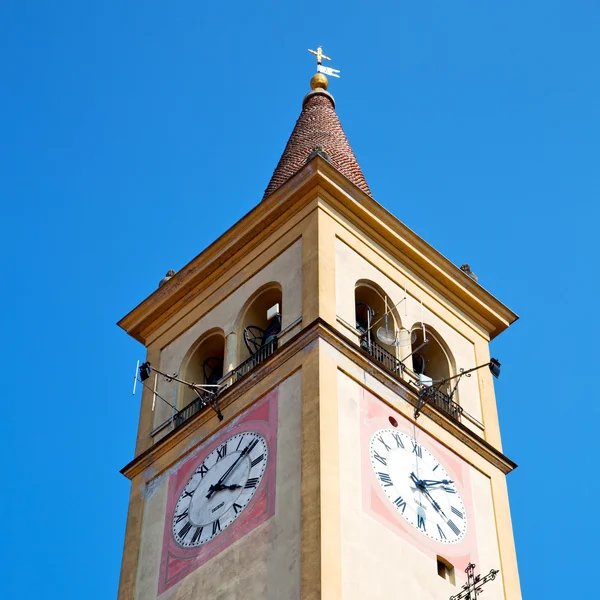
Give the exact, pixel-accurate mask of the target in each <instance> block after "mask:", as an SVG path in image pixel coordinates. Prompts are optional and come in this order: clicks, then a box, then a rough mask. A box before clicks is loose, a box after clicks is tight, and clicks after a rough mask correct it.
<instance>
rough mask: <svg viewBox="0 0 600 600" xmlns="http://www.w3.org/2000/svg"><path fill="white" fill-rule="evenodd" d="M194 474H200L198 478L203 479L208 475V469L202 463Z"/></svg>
mask: <svg viewBox="0 0 600 600" xmlns="http://www.w3.org/2000/svg"><path fill="white" fill-rule="evenodd" d="M196 473H200V477H201V478H202V479H204V476H205V475H206V474H207V473H208V469H207V467H206V465H205V464H204V463H202V464H201V465H200V466H199V467H198V468H197V469H196Z"/></svg>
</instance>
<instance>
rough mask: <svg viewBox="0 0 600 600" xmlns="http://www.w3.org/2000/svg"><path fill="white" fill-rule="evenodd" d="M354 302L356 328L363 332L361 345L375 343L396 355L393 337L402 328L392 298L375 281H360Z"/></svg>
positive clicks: (355, 290)
mask: <svg viewBox="0 0 600 600" xmlns="http://www.w3.org/2000/svg"><path fill="white" fill-rule="evenodd" d="M354 303H355V315H356V329H357V330H358V331H359V333H360V334H361V346H362V347H364V348H365V349H367V348H366V346H367V345H368V344H369V343H375V344H376V345H377V346H380V347H381V348H383V349H384V350H386V351H387V352H389V353H390V354H391V355H392V356H394V357H396V354H397V351H396V344H395V343H394V342H393V339H395V337H396V331H398V330H399V329H400V319H399V318H398V316H397V315H395V314H394V313H395V312H396V311H395V309H394V306H393V303H392V301H391V300H390V298H389V297H388V296H387V295H386V293H385V292H384V291H383V290H381V289H380V288H379V286H377V285H376V284H375V283H373V282H371V281H359V282H357V284H356V287H355V288H354ZM386 313H387V314H386ZM378 331H379V332H380V335H378ZM385 334H387V338H388V339H386V335H385ZM389 342H391V343H389Z"/></svg>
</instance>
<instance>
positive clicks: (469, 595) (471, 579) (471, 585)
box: [450, 563, 500, 600]
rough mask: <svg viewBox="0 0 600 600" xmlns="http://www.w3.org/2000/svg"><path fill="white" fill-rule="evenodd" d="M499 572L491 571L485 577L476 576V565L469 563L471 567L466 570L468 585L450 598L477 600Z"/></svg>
mask: <svg viewBox="0 0 600 600" xmlns="http://www.w3.org/2000/svg"><path fill="white" fill-rule="evenodd" d="M499 572H500V571H497V570H496V569H491V570H490V572H489V573H488V574H487V575H486V576H485V577H482V576H481V575H475V565H474V564H473V563H469V566H468V567H467V568H466V569H465V573H466V574H467V583H465V584H464V585H463V586H462V590H461V591H460V592H459V593H458V594H456V596H450V600H477V598H478V597H479V594H481V593H482V592H483V590H482V589H481V588H482V587H483V585H484V584H486V583H487V582H488V581H492V580H494V579H496V575H498V573H499Z"/></svg>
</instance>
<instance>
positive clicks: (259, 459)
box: [250, 454, 265, 468]
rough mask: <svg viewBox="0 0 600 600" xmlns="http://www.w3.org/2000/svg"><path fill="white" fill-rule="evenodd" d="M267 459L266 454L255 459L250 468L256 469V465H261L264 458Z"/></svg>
mask: <svg viewBox="0 0 600 600" xmlns="http://www.w3.org/2000/svg"><path fill="white" fill-rule="evenodd" d="M264 457H265V455H264V454H261V455H260V456H259V457H258V458H255V459H254V460H253V461H252V462H251V463H250V468H252V467H255V466H256V465H258V464H260V463H261V462H262V461H263V458H264Z"/></svg>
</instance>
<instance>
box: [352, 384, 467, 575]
mask: <svg viewBox="0 0 600 600" xmlns="http://www.w3.org/2000/svg"><path fill="white" fill-rule="evenodd" d="M389 417H394V418H395V420H396V421H397V423H398V425H397V427H394V426H393V425H392V424H391V423H390V420H389ZM384 428H385V429H397V430H398V431H400V432H402V433H405V434H406V435H409V436H410V437H413V435H414V429H413V424H412V423H411V422H410V421H408V420H407V419H406V418H405V417H404V416H402V415H401V414H400V413H398V412H396V411H395V410H393V409H392V408H390V407H389V406H387V405H386V404H385V403H384V402H382V401H381V400H379V399H378V398H377V397H376V396H374V395H373V394H371V393H370V392H369V391H367V390H365V389H364V388H363V387H361V388H360V433H361V448H362V452H361V457H362V458H361V462H362V464H361V470H362V480H363V485H362V494H363V509H364V510H365V512H366V513H368V514H369V515H370V516H371V517H373V518H374V519H375V520H376V521H378V522H379V523H381V524H382V525H385V526H386V527H388V528H389V529H391V530H392V531H394V532H395V533H396V534H397V535H399V536H401V537H402V538H404V539H405V540H407V541H409V542H410V543H411V544H413V545H414V546H415V547H417V548H418V549H419V550H421V551H422V552H423V553H424V554H427V555H428V556H432V557H433V558H435V557H436V556H442V557H443V558H446V559H448V560H450V562H451V563H452V564H453V565H454V567H455V569H456V573H457V576H458V577H461V578H462V574H463V572H464V569H465V568H466V567H467V565H468V564H469V562H475V563H477V562H478V553H477V535H476V530H475V522H474V511H473V498H472V492H471V489H472V488H471V477H470V474H469V466H468V465H467V463H465V462H464V461H463V460H462V459H460V458H459V457H458V456H457V455H456V454H455V453H454V452H452V451H451V450H449V449H448V448H446V447H445V446H443V445H442V444H440V443H439V442H438V441H437V440H435V439H434V438H432V437H431V436H430V435H429V434H428V433H427V432H426V431H424V430H423V429H421V428H419V427H417V436H418V439H419V440H420V441H422V442H423V444H424V446H425V447H426V448H428V449H430V450H432V451H433V453H434V454H435V455H436V456H437V457H439V458H440V459H441V460H442V461H443V464H444V467H445V468H446V470H447V471H448V473H449V474H450V475H451V476H452V478H453V480H454V484H455V486H456V487H457V489H458V491H459V493H460V495H461V498H462V500H463V503H464V505H465V509H466V511H467V515H468V521H467V531H466V534H465V537H464V538H463V539H462V540H461V541H460V542H459V543H457V544H452V545H450V544H440V543H437V542H435V541H434V540H431V539H429V538H427V537H426V536H424V535H422V534H420V533H419V532H418V531H417V530H416V529H414V527H411V526H410V524H409V523H407V522H406V521H405V520H404V519H403V518H402V517H401V516H400V515H398V514H397V512H396V511H395V510H394V508H393V507H392V506H391V504H390V501H389V499H388V498H387V496H386V495H385V493H384V491H383V490H382V489H381V486H380V485H379V482H378V481H377V478H376V477H375V474H374V473H373V468H372V466H371V462H370V460H369V452H368V448H369V441H370V439H371V436H372V435H373V433H374V432H375V431H376V430H378V429H384Z"/></svg>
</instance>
